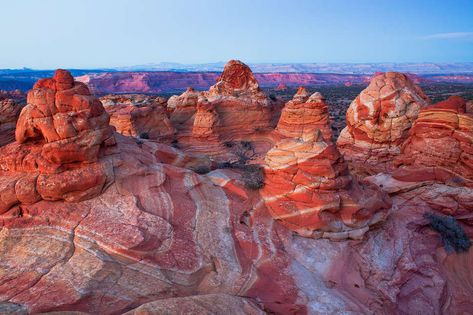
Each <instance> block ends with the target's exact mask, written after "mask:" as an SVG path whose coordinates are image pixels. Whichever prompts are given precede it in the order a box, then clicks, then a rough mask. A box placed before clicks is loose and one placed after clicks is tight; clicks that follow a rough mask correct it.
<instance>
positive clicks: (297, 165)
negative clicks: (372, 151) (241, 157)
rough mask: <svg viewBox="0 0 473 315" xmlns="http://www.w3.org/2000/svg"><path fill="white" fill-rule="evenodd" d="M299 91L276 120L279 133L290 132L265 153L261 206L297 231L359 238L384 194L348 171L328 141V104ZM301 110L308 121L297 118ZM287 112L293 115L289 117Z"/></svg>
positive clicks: (380, 209) (385, 205) (379, 215)
mask: <svg viewBox="0 0 473 315" xmlns="http://www.w3.org/2000/svg"><path fill="white" fill-rule="evenodd" d="M302 92H303V90H299V91H298V93H297V94H296V96H295V97H294V99H293V101H290V102H289V103H288V104H286V107H285V108H284V109H283V114H282V115H281V120H282V121H281V120H280V123H279V125H278V129H279V130H278V131H279V132H280V133H283V134H286V135H289V136H292V137H291V138H286V139H283V140H281V141H279V142H278V143H276V145H275V146H274V147H273V148H272V149H271V150H270V151H269V152H268V153H267V155H266V159H265V162H266V163H265V187H264V188H263V190H262V195H263V198H264V200H265V203H266V206H267V207H268V209H269V211H270V212H271V214H272V215H273V218H274V219H275V220H278V221H280V222H281V223H282V224H283V225H285V226H287V227H289V228H290V229H292V230H294V231H296V232H298V233H299V234H301V235H304V236H312V237H328V238H333V239H343V238H360V237H361V236H362V235H363V234H364V233H365V232H366V231H367V230H368V229H369V226H370V225H372V224H375V223H378V222H380V221H381V220H383V219H384V218H385V217H386V214H387V211H388V210H389V208H390V202H389V199H388V198H387V196H386V195H385V194H384V193H383V192H381V191H380V190H379V189H378V188H377V187H373V186H372V185H370V184H368V183H363V184H360V183H358V181H357V180H356V179H354V178H353V177H352V176H351V175H350V173H349V171H348V166H347V164H346V162H345V161H344V159H343V157H342V156H341V154H340V153H339V152H338V150H337V148H336V146H335V145H334V143H333V142H332V140H331V139H332V134H331V130H330V124H329V117H328V111H327V105H326V104H325V103H324V102H323V100H322V98H321V96H320V93H314V94H313V95H312V96H310V98H309V97H307V96H306V95H303V93H302ZM306 110H307V111H308V115H307V116H308V121H307V125H306V124H304V120H303V121H302V122H301V121H300V118H302V117H304V118H305V117H306V116H305V115H304V114H303V113H304V112H305V111H306ZM290 112H292V113H291V114H294V116H296V117H294V118H293V119H291V117H290V115H291V114H290ZM301 112H302V113H301ZM298 118H299V119H298Z"/></svg>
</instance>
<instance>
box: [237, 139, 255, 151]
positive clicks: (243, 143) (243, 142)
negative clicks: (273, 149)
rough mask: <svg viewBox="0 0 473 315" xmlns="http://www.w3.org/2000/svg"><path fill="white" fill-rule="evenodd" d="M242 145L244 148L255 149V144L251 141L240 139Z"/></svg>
mask: <svg viewBox="0 0 473 315" xmlns="http://www.w3.org/2000/svg"><path fill="white" fill-rule="evenodd" d="M240 145H241V147H242V148H243V149H244V150H253V144H252V143H251V142H250V141H243V140H242V141H240Z"/></svg>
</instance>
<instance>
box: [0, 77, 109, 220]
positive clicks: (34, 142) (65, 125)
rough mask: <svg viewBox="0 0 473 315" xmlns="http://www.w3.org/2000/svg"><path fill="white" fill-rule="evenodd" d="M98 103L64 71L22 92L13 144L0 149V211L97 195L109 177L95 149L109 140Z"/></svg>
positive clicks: (102, 113)
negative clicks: (25, 94)
mask: <svg viewBox="0 0 473 315" xmlns="http://www.w3.org/2000/svg"><path fill="white" fill-rule="evenodd" d="M108 121H109V116H108V114H107V113H106V112H105V110H104V109H103V107H102V104H101V103H100V101H98V100H97V99H95V98H94V97H93V96H91V95H90V93H89V90H88V88H87V87H86V86H85V85H84V84H83V83H78V82H74V79H73V78H72V76H71V75H70V73H69V72H67V71H64V70H57V71H56V73H55V75H54V78H52V79H42V80H39V81H38V82H37V83H36V84H35V86H34V88H33V90H31V91H30V92H29V93H28V104H27V105H26V106H25V107H24V108H23V109H22V111H21V114H20V117H19V119H18V122H17V126H16V133H15V135H16V141H17V142H16V143H11V144H10V145H7V146H5V147H2V148H1V152H0V170H1V174H0V177H1V180H0V183H1V186H2V187H1V189H0V191H1V193H2V198H1V199H2V200H1V201H0V213H3V212H5V211H7V210H8V209H9V208H10V207H12V206H13V205H15V204H17V203H33V202H37V201H38V200H40V199H45V200H68V201H79V200H83V199H88V198H91V197H93V196H96V195H97V194H99V193H100V192H101V190H102V189H103V187H104V186H105V185H106V183H107V182H109V181H110V180H111V178H110V177H111V174H110V170H109V167H107V165H105V164H103V163H100V162H98V159H99V150H100V149H101V148H102V147H103V146H106V145H113V144H114V143H115V139H114V137H113V135H112V129H111V128H110V126H109V124H108Z"/></svg>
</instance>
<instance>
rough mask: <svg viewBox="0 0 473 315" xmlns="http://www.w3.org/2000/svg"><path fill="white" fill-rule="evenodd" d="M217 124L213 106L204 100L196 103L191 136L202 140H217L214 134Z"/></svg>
mask: <svg viewBox="0 0 473 315" xmlns="http://www.w3.org/2000/svg"><path fill="white" fill-rule="evenodd" d="M218 123H219V121H218V114H217V112H216V110H215V106H214V105H213V104H212V103H209V102H208V101H207V100H206V99H202V100H200V101H199V102H198V103H197V112H196V114H195V118H194V125H193V127H192V136H193V137H195V138H201V139H204V140H214V139H216V138H218V135H217V134H216V130H217V127H218ZM210 138H212V139H210Z"/></svg>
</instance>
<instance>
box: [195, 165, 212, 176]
mask: <svg viewBox="0 0 473 315" xmlns="http://www.w3.org/2000/svg"><path fill="white" fill-rule="evenodd" d="M191 170H193V171H194V172H196V173H197V174H207V173H208V172H210V171H211V169H210V167H208V166H207V165H198V166H194V167H191Z"/></svg>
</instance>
